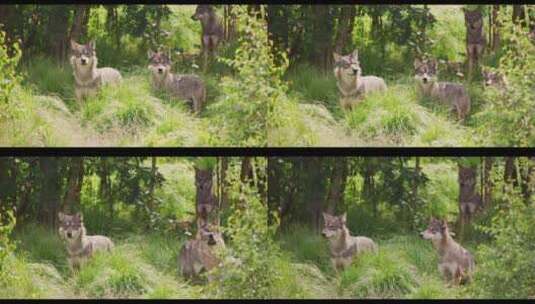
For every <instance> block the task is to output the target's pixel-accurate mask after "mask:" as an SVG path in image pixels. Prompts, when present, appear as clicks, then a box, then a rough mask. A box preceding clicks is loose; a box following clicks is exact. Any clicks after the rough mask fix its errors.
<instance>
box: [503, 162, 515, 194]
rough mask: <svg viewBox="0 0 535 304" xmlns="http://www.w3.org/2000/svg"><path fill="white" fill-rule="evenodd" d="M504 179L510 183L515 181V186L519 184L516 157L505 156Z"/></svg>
mask: <svg viewBox="0 0 535 304" xmlns="http://www.w3.org/2000/svg"><path fill="white" fill-rule="evenodd" d="M504 181H505V182H506V183H508V184H511V183H513V186H515V187H516V186H517V185H518V183H517V177H516V165H515V158H514V157H506V158H505V172H504Z"/></svg>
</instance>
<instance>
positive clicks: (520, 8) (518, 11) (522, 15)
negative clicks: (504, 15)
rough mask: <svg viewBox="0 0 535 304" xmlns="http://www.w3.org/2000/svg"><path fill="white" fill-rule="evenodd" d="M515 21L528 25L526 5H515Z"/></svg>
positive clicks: (524, 25)
mask: <svg viewBox="0 0 535 304" xmlns="http://www.w3.org/2000/svg"><path fill="white" fill-rule="evenodd" d="M513 22H514V23H516V24H520V25H521V26H523V27H526V11H525V6H524V5H513Z"/></svg>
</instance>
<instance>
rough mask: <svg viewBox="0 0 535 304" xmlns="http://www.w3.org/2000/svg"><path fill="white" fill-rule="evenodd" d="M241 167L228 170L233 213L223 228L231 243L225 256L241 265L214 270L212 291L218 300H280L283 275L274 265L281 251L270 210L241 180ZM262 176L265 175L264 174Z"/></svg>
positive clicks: (229, 263)
mask: <svg viewBox="0 0 535 304" xmlns="http://www.w3.org/2000/svg"><path fill="white" fill-rule="evenodd" d="M258 161H259V162H258V163H256V162H255V164H254V165H255V166H259V167H260V168H263V167H264V166H265V160H258ZM240 167H241V166H239V164H234V165H233V167H232V171H230V170H229V171H230V172H229V176H228V177H229V180H228V181H229V185H230V187H229V198H230V200H231V202H232V203H231V206H230V207H229V208H230V210H231V212H230V215H229V217H228V218H227V226H225V227H222V228H223V231H224V233H225V234H226V235H228V237H229V239H230V240H231V242H230V245H231V246H229V247H227V250H228V252H226V253H224V255H231V256H233V257H234V258H236V259H238V261H239V262H226V263H223V266H222V267H219V268H216V269H214V271H213V272H214V274H215V277H216V278H217V279H216V280H214V281H212V283H211V284H212V285H211V287H210V288H209V289H210V290H213V295H214V296H215V297H225V298H272V297H277V295H278V291H277V289H276V286H278V285H277V283H278V281H279V280H280V276H279V270H278V269H277V268H274V267H273V264H272V263H273V261H274V260H276V259H277V258H279V256H280V250H279V248H278V246H276V244H275V242H274V240H273V235H274V228H275V227H274V226H269V225H268V223H267V220H266V214H267V213H268V209H267V206H266V204H265V203H264V202H262V200H261V196H260V193H259V192H258V189H257V187H256V185H255V186H251V185H250V184H249V183H248V182H244V183H242V182H241V181H240ZM262 171H263V170H262ZM262 175H264V176H265V171H263V173H262ZM258 178H262V177H261V176H258ZM227 260H228V259H227Z"/></svg>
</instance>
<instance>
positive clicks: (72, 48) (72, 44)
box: [71, 39, 80, 50]
mask: <svg viewBox="0 0 535 304" xmlns="http://www.w3.org/2000/svg"><path fill="white" fill-rule="evenodd" d="M79 46H80V45H79V44H78V43H76V41H74V40H72V39H71V50H76V49H77V48H78V47H79Z"/></svg>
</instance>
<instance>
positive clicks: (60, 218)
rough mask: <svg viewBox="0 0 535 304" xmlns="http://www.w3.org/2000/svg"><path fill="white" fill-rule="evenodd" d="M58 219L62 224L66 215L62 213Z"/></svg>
mask: <svg viewBox="0 0 535 304" xmlns="http://www.w3.org/2000/svg"><path fill="white" fill-rule="evenodd" d="M58 218H59V221H60V222H63V220H64V219H65V213H63V212H61V211H60V212H59V213H58Z"/></svg>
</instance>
